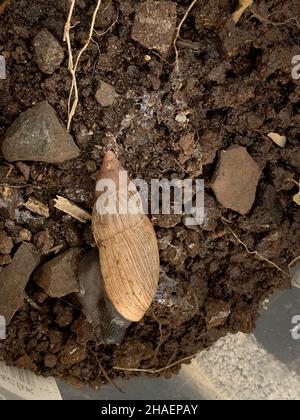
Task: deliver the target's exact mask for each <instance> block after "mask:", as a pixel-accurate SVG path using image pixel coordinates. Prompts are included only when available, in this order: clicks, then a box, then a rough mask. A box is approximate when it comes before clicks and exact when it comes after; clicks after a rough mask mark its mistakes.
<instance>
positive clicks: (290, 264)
mask: <svg viewBox="0 0 300 420" xmlns="http://www.w3.org/2000/svg"><path fill="white" fill-rule="evenodd" d="M298 261H300V255H298V257H296V258H294V259H293V261H291V262H290V263H289V267H292V266H293V265H294V264H295V263H296V262H298Z"/></svg>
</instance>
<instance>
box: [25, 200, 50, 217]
mask: <svg viewBox="0 0 300 420" xmlns="http://www.w3.org/2000/svg"><path fill="white" fill-rule="evenodd" d="M23 205H24V207H26V208H27V209H28V210H29V211H32V213H36V214H38V215H39V216H43V217H49V216H50V213H49V208H48V206H47V205H46V204H44V203H41V202H40V201H38V200H36V199H35V198H32V197H30V198H29V200H28V201H27V202H26V203H24V204H23Z"/></svg>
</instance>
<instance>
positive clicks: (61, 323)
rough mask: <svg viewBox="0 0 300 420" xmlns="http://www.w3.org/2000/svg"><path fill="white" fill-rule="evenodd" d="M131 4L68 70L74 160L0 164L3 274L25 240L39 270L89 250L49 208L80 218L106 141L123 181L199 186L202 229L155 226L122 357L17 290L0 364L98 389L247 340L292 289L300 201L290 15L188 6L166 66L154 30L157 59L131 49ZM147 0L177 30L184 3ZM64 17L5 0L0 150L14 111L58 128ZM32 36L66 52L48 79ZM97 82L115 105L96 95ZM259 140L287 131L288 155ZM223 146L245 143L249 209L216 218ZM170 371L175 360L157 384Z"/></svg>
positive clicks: (82, 228)
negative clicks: (142, 310)
mask: <svg viewBox="0 0 300 420" xmlns="http://www.w3.org/2000/svg"><path fill="white" fill-rule="evenodd" d="M94 3H95V2H92V1H90V0H80V1H78V2H77V7H76V10H75V16H74V24H75V29H74V30H72V32H71V33H72V43H73V45H74V46H75V47H76V49H79V48H80V47H82V45H84V43H85V41H86V38H87V35H88V31H89V24H90V19H91V13H92V12H93V5H94ZM141 3H142V2H141V1H139V0H138V1H133V0H124V1H118V0H115V1H114V0H111V1H109V0H108V1H105V2H104V6H103V8H102V9H101V10H100V12H99V17H98V19H97V22H96V31H95V33H94V35H93V41H92V42H91V44H90V46H89V48H88V50H87V51H86V52H85V54H84V55H83V57H82V61H81V62H80V64H79V67H78V74H77V78H78V88H79V93H80V95H79V96H80V97H79V104H78V108H77V112H76V114H75V116H74V119H73V125H72V130H71V135H72V136H73V139H74V141H75V142H76V144H77V146H78V147H79V148H80V156H79V157H77V158H75V159H73V160H71V161H68V162H65V163H57V164H49V163H41V162H32V161H29V162H26V163H24V162H17V163H12V164H8V162H6V161H5V160H4V159H2V161H1V164H0V184H1V185H0V188H1V190H0V193H1V194H2V195H1V198H0V235H1V236H0V237H1V238H3V239H1V240H2V241H3V243H1V246H0V252H1V255H0V264H1V267H2V268H0V270H1V272H4V270H6V267H9V266H10V264H11V263H12V262H11V261H13V258H14V256H15V255H16V250H17V249H18V247H19V246H20V245H19V244H20V243H22V242H26V241H27V242H31V243H32V244H33V245H34V246H35V247H36V248H37V249H38V251H39V252H40V254H41V255H42V259H43V262H47V261H49V260H52V259H53V258H54V257H55V256H56V254H57V253H59V254H62V253H63V252H65V251H68V250H69V249H70V248H72V247H80V248H82V249H84V250H89V249H90V248H91V247H93V246H94V245H95V244H94V240H93V236H92V232H91V226H90V224H89V223H86V224H84V223H80V222H78V221H76V220H74V219H72V218H71V217H70V216H68V215H65V214H63V213H62V212H60V211H59V210H57V209H56V208H55V207H54V204H55V203H54V199H55V197H56V196H57V195H60V196H63V197H65V198H67V199H69V200H70V201H72V202H73V203H75V204H77V205H78V206H80V207H81V208H83V209H85V210H87V211H89V212H90V211H91V209H92V207H93V204H94V186H95V179H96V170H97V168H99V166H100V164H101V161H102V157H103V154H104V152H105V151H106V150H108V149H109V148H111V147H115V146H116V143H117V145H118V150H117V151H118V155H119V157H120V159H121V160H122V163H123V164H124V166H125V167H126V168H127V169H128V170H129V173H130V175H131V177H139V178H142V179H144V180H146V181H150V180H151V179H157V178H168V179H173V178H179V179H184V178H187V177H194V178H195V177H203V178H204V180H205V221H204V224H203V225H201V226H193V227H189V226H186V225H185V223H184V218H183V217H180V216H176V215H172V216H153V217H152V221H153V224H154V226H155V229H156V233H157V237H158V241H159V248H160V257H161V278H160V285H159V290H158V292H157V295H156V298H155V301H154V302H153V304H152V307H151V308H150V310H149V311H148V313H147V314H146V315H145V317H144V318H143V320H142V321H141V322H139V323H137V324H132V325H131V326H130V327H129V329H128V330H127V333H126V336H125V338H124V340H123V342H122V343H121V345H120V346H118V347H117V346H114V345H107V346H105V345H98V344H97V343H96V341H95V335H94V331H93V330H92V328H91V325H90V324H89V323H88V322H87V321H86V320H85V318H84V316H83V314H82V312H81V310H80V307H79V306H78V302H77V301H76V300H75V299H74V296H73V295H69V296H67V297H65V298H64V300H63V301H62V300H60V299H57V298H51V297H49V296H48V295H47V294H46V293H45V292H44V291H43V290H42V289H40V288H39V287H38V286H37V285H36V283H35V282H34V280H33V278H31V280H30V281H29V283H28V285H27V288H26V293H27V295H28V297H29V298H30V299H27V300H26V302H25V303H24V305H23V306H22V307H21V308H20V309H19V310H18V312H17V313H16V314H15V316H14V318H13V320H12V321H11V323H10V325H9V327H8V330H7V339H6V340H4V341H1V342H0V358H1V359H3V360H5V361H6V362H7V363H8V364H12V365H17V366H20V367H25V368H28V369H33V370H34V371H35V372H37V373H38V374H42V375H46V376H49V375H51V376H56V377H60V378H63V379H65V380H67V381H69V382H71V383H73V384H75V385H82V384H90V385H91V386H99V385H100V384H102V383H105V382H106V381H107V375H108V376H109V377H110V378H112V379H113V378H114V377H116V376H123V377H128V376H130V375H133V374H137V373H136V372H135V373H133V372H130V371H126V370H116V369H114V368H115V367H123V368H138V369H154V370H157V369H160V368H163V367H166V366H168V365H169V364H173V363H174V362H176V361H178V360H180V359H182V358H185V357H187V356H191V355H193V354H195V353H197V352H198V351H200V350H202V349H204V348H206V347H208V346H210V345H211V344H212V343H214V342H215V341H216V340H217V339H218V338H219V337H221V336H224V335H225V334H226V333H229V332H230V333H235V332H237V331H243V332H246V333H249V332H251V331H252V330H253V328H254V326H255V321H256V319H257V318H258V316H259V314H260V310H261V306H262V302H263V301H264V300H265V298H267V297H268V296H269V295H270V294H271V293H272V291H273V290H274V289H275V288H284V287H289V278H288V276H287V275H286V274H285V273H284V272H286V271H287V270H288V264H289V262H291V261H292V260H293V259H294V258H296V257H297V256H298V255H299V254H300V241H299V231H300V214H299V207H297V204H296V203H295V202H293V200H292V198H293V196H294V195H295V194H296V193H297V192H298V188H297V185H296V184H295V183H294V182H293V181H292V180H293V179H294V180H297V181H298V180H299V179H300V166H299V112H298V111H299V105H300V98H299V93H300V89H299V86H300V82H299V81H297V80H294V79H292V77H291V58H292V56H293V55H295V54H297V53H298V54H300V48H299V40H300V26H299V22H300V10H299V7H298V5H297V4H296V2H294V1H282V0H269V1H264V0H261V1H260V2H258V4H257V5H253V6H252V7H250V8H248V9H247V10H246V11H245V12H244V14H243V15H242V17H241V18H240V20H239V22H238V24H237V25H235V24H234V22H233V20H232V13H233V12H234V11H235V10H236V9H237V7H238V4H237V3H238V2H236V1H233V0H226V1H216V0H205V1H204V0H199V1H198V2H196V4H195V6H194V7H193V8H192V10H191V11H190V13H189V15H188V16H187V18H186V20H185V22H184V23H183V25H182V28H181V32H180V37H179V39H178V42H177V47H178V52H179V63H178V64H179V71H178V70H177V68H176V67H177V66H176V63H175V54H174V51H173V48H172V45H169V47H170V49H169V53H168V54H167V55H166V54H165V51H166V42H168V43H170V42H171V44H172V37H171V38H170V37H169V33H166V32H167V31H166V27H164V31H163V33H164V34H165V33H166V40H157V39H156V37H155V36H154V35H153V34H151V37H152V38H153V39H154V40H155V42H158V41H160V46H161V45H163V48H162V47H161V50H163V53H164V55H163V56H161V55H160V54H159V52H157V51H156V50H155V49H153V50H152V49H147V47H149V46H148V44H146V43H145V42H146V41H145V42H144V46H143V45H141V44H139V43H138V42H137V40H139V39H140V37H141V36H143V33H142V32H143V30H144V28H143V27H138V28H137V23H136V28H137V29H135V32H134V33H135V36H134V38H135V39H133V37H132V28H133V25H134V19H135V12H136V11H137V10H138V11H139V13H142V12H143V10H144V9H145V8H144V7H141ZM156 3H168V6H166V5H165V6H164V7H167V8H168V9H169V10H171V12H170V19H172V22H170V25H169V28H170V30H174V10H175V8H174V4H173V5H171V6H170V3H175V5H176V15H177V24H178V23H179V22H180V20H181V19H182V17H183V16H184V13H185V11H186V10H187V7H188V6H189V4H190V2H188V1H185V0H180V1H179V0H178V1H173V2H170V1H168V2H163V1H161V2H159V1H157V2H156ZM255 3H256V2H255ZM68 6H69V2H68V1H61V2H57V1H54V0H48V1H47V2H46V1H44V0H34V1H29V0H18V1H17V0H12V1H11V2H10V3H9V4H8V5H7V7H6V9H5V12H4V13H3V14H1V15H0V22H1V25H0V55H2V56H4V57H5V58H6V65H7V78H6V80H0V96H1V103H0V141H2V140H3V139H4V135H5V132H6V130H7V129H8V128H9V127H10V126H11V125H12V123H13V122H14V121H15V119H16V118H17V117H18V115H19V114H20V113H21V112H23V111H25V110H27V109H29V108H31V107H32V105H34V104H36V103H38V102H42V101H45V100H47V102H48V103H49V104H50V105H51V106H52V107H53V108H54V109H55V111H56V113H57V114H58V116H59V118H60V120H61V121H63V122H64V123H66V122H67V119H68V115H67V109H68V95H69V91H70V85H71V78H70V75H69V72H68V60H67V48H66V45H65V44H64V43H63V41H62V39H63V31H64V24H65V21H66V16H67V13H68ZM155 16H156V14H155ZM139 19H140V21H139V22H141V21H142V20H141V17H139ZM157 19H160V17H159V14H158V15H157ZM163 21H164V19H163ZM150 23H151V25H152V26H151V27H153V28H155V27H157V25H156V23H155V22H153V21H150ZM106 29H108V30H107V31H106ZM41 30H42V31H44V32H43V33H45V30H47V31H48V32H47V34H48V33H51V34H52V35H51V36H53V37H54V38H55V40H56V41H58V42H59V44H60V46H61V47H62V48H63V51H64V57H65V59H64V60H63V61H62V62H61V64H60V61H61V59H62V53H61V50H59V51H60V53H59V56H58V58H59V59H57V55H55V54H54V53H53V54H54V55H53V57H54V58H53V57H52V59H51V60H49V62H48V63H46V64H47V67H46V69H47V72H48V74H46V73H43V72H42V71H41V69H45V67H44V66H43V63H42V62H41V60H43V56H45V54H43V51H40V50H39V56H38V61H37V57H36V53H35V51H34V48H35V47H34V39H35V40H36V38H35V37H36V36H37V34H38V33H40V31H41ZM103 32H105V33H104V34H103ZM47 36H50V35H47ZM151 37H150V34H149V39H148V41H149V40H150V41H151ZM51 39H52V38H51ZM55 40H53V39H52V41H51V42H52V44H53V45H54V46H53V50H55V51H56V49H57V48H59V46H57V45H56V44H55V42H56V41H55ZM148 41H147V42H148ZM150 41H149V42H150ZM35 43H36V42H35ZM55 45H56V46H55ZM38 46H39V49H41V48H43V43H39V44H38ZM48 58H49V57H48ZM51 72H52V73H51ZM49 73H51V74H49ZM108 85H109V86H110V88H109V87H108V88H107V86H108ZM101 86H102V87H101ZM103 86H105V87H106V90H109V91H110V92H112V94H111V96H109V97H108V96H107V94H105V95H104V96H103V92H102V91H101V92H100V93H99V88H100V89H102V90H103ZM97 90H98V95H96V92H97ZM103 97H104V99H103ZM108 99H109V100H108ZM270 132H276V133H279V134H284V135H285V136H286V137H287V139H288V140H287V144H286V146H285V147H284V148H280V147H278V146H277V145H276V144H275V143H273V142H272V141H271V140H270V139H269V138H267V137H266V136H267V134H268V133H270ZM233 145H239V146H242V147H243V148H245V149H246V150H247V153H248V154H249V155H250V156H251V159H253V161H254V162H255V165H256V167H258V168H259V172H260V173H261V175H260V179H259V183H258V186H257V189H256V194H255V201H254V204H253V205H252V207H251V210H250V212H249V213H247V214H239V213H237V212H235V211H233V210H230V209H227V208H224V207H222V206H221V204H219V203H218V202H217V201H216V198H215V195H214V193H213V191H212V189H211V187H210V183H211V181H212V179H213V176H214V173H215V171H216V170H217V167H218V162H219V158H220V155H221V151H223V150H226V149H228V148H229V147H231V146H233ZM249 159H250V158H249ZM252 193H253V191H252ZM3 197H5V200H6V201H5V200H4V201H3ZM30 197H31V198H34V199H36V200H38V201H40V202H41V203H43V204H45V205H47V206H48V208H49V210H50V216H49V217H45V216H41V215H39V214H34V213H33V212H31V211H30V210H28V209H27V208H24V206H22V203H25V202H27V200H28V199H29V198H30ZM251 204H252V202H251ZM243 243H244V244H246V246H247V247H248V250H247V249H246V248H245V246H244V245H243ZM252 250H256V251H257V252H258V253H259V254H261V255H263V256H264V257H266V258H267V259H268V260H270V261H272V262H273V263H275V264H276V265H277V266H278V267H279V268H281V269H282V270H283V271H284V272H282V271H280V270H279V269H278V268H276V267H275V266H274V265H271V264H270V263H269V262H268V261H266V260H263V259H262V258H260V257H259V256H258V255H257V254H254V253H251V252H249V251H252ZM32 301H33V302H34V303H35V304H36V305H35V306H33V305H32ZM28 302H29V303H28ZM30 302H31V303H30ZM100 366H101V368H99V367H100ZM179 368H180V364H177V365H175V366H174V365H173V367H172V368H170V369H167V370H164V369H162V370H161V371H160V373H158V374H170V372H177V371H178V369H179ZM104 371H105V372H106V373H107V375H106V374H105V372H104Z"/></svg>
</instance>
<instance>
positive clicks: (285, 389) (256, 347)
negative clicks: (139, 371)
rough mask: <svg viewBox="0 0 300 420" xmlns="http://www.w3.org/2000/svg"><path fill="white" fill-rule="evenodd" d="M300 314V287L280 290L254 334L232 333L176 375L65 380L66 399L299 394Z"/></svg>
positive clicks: (292, 396) (62, 387) (62, 386)
mask: <svg viewBox="0 0 300 420" xmlns="http://www.w3.org/2000/svg"><path fill="white" fill-rule="evenodd" d="M298 314H299V315H300V289H296V288H293V289H291V290H287V291H283V292H278V293H276V294H275V295H274V296H273V297H272V299H271V301H270V304H269V308H268V310H267V311H265V312H264V313H263V314H262V316H261V318H260V319H259V321H258V323H257V328H256V330H255V337H254V336H252V335H250V336H246V335H244V334H237V335H228V336H227V337H225V338H224V339H222V340H219V342H218V343H217V344H216V345H215V346H213V347H212V348H211V349H209V350H208V351H206V352H203V353H201V354H200V355H199V356H198V357H197V359H196V360H195V361H194V362H193V364H192V365H187V366H184V367H183V368H182V370H181V372H180V374H179V375H177V376H173V377H172V378H171V379H168V380H166V379H164V378H151V377H137V378H133V379H131V380H129V381H118V385H119V386H121V387H122V388H123V389H124V390H125V391H126V393H125V394H121V393H119V392H118V391H117V390H116V389H115V388H114V387H113V386H111V385H108V386H104V387H102V388H101V389H100V390H99V391H92V390H90V389H84V390H74V389H73V388H71V387H69V386H66V385H65V384H62V383H60V384H59V387H60V390H61V392H62V394H63V397H64V398H65V399H98V400H111V399H120V400H130V399H133V400H139V399H150V400H160V399H172V400H176V399H215V398H221V399H239V398H244V399H252V398H254V399H269V398H276V399H300V339H299V340H295V339H293V338H292V335H291V329H292V328H293V327H294V325H293V324H292V322H291V320H292V317H293V316H295V315H298Z"/></svg>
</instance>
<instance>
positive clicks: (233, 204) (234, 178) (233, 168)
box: [211, 145, 260, 214]
mask: <svg viewBox="0 0 300 420" xmlns="http://www.w3.org/2000/svg"><path fill="white" fill-rule="evenodd" d="M259 178H260V169H259V167H258V165H257V164H256V163H255V162H254V160H253V159H252V157H251V156H250V155H249V153H248V152H247V149H246V148H245V147H241V146H237V145H234V146H231V147H229V148H228V149H227V150H223V151H222V152H221V156H220V160H219V163H218V166H217V169H216V171H215V173H214V176H213V180H212V183H211V187H212V189H213V191H214V193H215V196H216V198H217V200H218V201H219V202H220V203H221V204H222V206H223V207H226V208H229V209H231V210H234V211H236V212H238V213H240V214H247V213H248V212H249V211H250V210H251V207H252V205H253V203H254V200H255V194H256V188H257V185H258V181H259Z"/></svg>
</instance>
